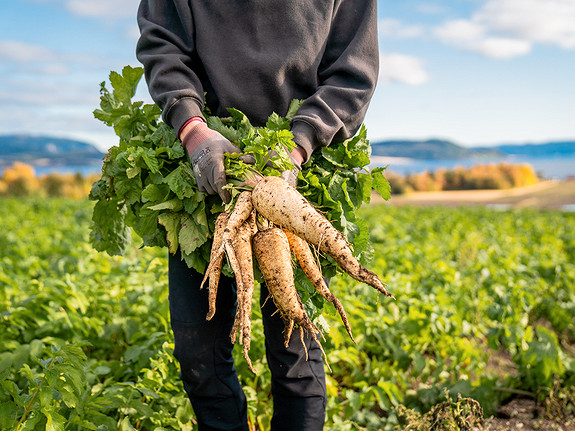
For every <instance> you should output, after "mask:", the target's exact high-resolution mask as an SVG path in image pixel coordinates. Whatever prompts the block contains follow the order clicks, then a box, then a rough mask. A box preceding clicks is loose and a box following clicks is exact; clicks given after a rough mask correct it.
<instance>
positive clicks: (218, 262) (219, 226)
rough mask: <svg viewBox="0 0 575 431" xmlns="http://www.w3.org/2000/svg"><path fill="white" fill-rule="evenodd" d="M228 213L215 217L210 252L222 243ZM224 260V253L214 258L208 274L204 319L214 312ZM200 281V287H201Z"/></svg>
mask: <svg viewBox="0 0 575 431" xmlns="http://www.w3.org/2000/svg"><path fill="white" fill-rule="evenodd" d="M229 217H230V215H229V214H228V213H226V212H223V213H221V214H220V215H219V216H218V218H217V219H216V225H215V228H214V240H213V243H212V251H211V253H212V254H214V255H215V254H216V252H217V251H218V250H219V248H220V247H221V245H222V241H223V233H224V229H225V228H226V225H227V224H228V219H229ZM223 262H224V255H223V254H221V255H220V256H219V257H218V259H214V267H213V269H212V271H210V273H209V274H208V276H209V278H210V282H209V287H208V304H209V309H208V314H207V316H206V320H211V319H212V317H214V314H215V312H216V296H217V294H218V284H219V283H220V274H221V270H222V264H223ZM203 285H204V284H203V283H202V287H203Z"/></svg>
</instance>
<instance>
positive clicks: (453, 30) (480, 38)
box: [433, 19, 531, 59]
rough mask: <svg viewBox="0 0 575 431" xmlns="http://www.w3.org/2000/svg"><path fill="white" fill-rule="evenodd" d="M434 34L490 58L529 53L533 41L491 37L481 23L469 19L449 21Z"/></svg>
mask: <svg viewBox="0 0 575 431" xmlns="http://www.w3.org/2000/svg"><path fill="white" fill-rule="evenodd" d="M433 34H434V35H435V37H437V38H438V39H439V40H441V41H442V42H444V43H447V44H450V45H455V46H457V47H459V48H462V49H465V50H468V51H473V52H478V53H480V54H482V55H484V56H485V57H490V58H499V59H504V58H512V57H517V56H519V55H524V54H527V53H528V52H529V51H530V50H531V43H530V42H528V41H525V40H521V39H513V38H505V37H489V36H487V34H488V30H487V29H486V27H484V26H483V25H481V24H478V23H476V22H474V21H468V20H462V19H460V20H454V21H448V22H446V23H445V24H443V25H442V26H441V27H438V28H436V29H435V30H434V32H433Z"/></svg>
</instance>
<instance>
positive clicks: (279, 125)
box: [266, 112, 289, 130]
mask: <svg viewBox="0 0 575 431" xmlns="http://www.w3.org/2000/svg"><path fill="white" fill-rule="evenodd" d="M266 127H267V128H268V129H271V130H289V120H288V119H287V118H283V117H280V116H279V115H278V114H276V113H275V112H274V113H272V115H270V116H269V117H268V121H267V122H266Z"/></svg>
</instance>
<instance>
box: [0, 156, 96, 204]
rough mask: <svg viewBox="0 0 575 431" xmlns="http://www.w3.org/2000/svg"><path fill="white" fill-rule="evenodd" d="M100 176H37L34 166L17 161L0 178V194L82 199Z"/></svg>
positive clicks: (55, 174)
mask: <svg viewBox="0 0 575 431" xmlns="http://www.w3.org/2000/svg"><path fill="white" fill-rule="evenodd" d="M99 177H100V176H99V175H96V174H93V175H87V176H84V175H82V174H80V173H77V174H58V173H51V174H47V175H43V176H40V177H36V175H35V171H34V168H33V167H32V166H30V165H27V164H25V163H20V162H15V163H14V164H13V165H12V166H11V167H9V168H6V169H5V170H4V173H3V174H2V178H0V196H29V195H34V196H46V197H56V196H61V197H68V198H75V199H81V198H86V197H87V196H88V194H89V193H90V189H91V188H92V184H93V183H94V182H96V181H97V180H98V178H99Z"/></svg>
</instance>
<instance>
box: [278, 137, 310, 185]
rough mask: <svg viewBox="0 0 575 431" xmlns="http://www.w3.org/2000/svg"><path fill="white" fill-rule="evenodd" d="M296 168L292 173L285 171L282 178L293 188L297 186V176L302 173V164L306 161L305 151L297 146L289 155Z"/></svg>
mask: <svg viewBox="0 0 575 431" xmlns="http://www.w3.org/2000/svg"><path fill="white" fill-rule="evenodd" d="M288 155H289V158H290V160H291V162H292V163H293V166H294V168H293V169H292V170H290V171H283V172H282V173H281V174H280V176H281V177H282V178H283V179H284V180H286V181H287V182H288V184H290V185H291V186H293V187H295V186H296V185H297V176H298V174H299V171H301V164H302V162H303V161H304V160H305V151H304V150H303V148H301V147H298V146H296V147H295V148H294V149H293V151H292V152H291V153H289V154H288Z"/></svg>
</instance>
